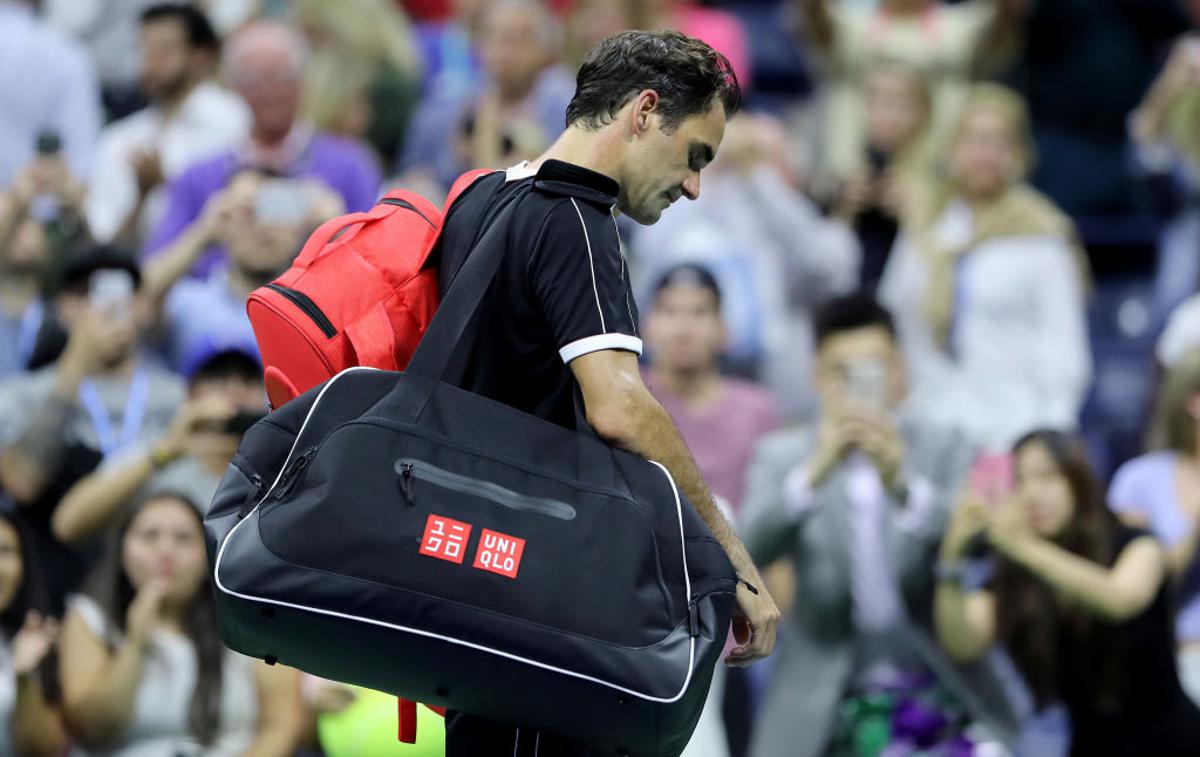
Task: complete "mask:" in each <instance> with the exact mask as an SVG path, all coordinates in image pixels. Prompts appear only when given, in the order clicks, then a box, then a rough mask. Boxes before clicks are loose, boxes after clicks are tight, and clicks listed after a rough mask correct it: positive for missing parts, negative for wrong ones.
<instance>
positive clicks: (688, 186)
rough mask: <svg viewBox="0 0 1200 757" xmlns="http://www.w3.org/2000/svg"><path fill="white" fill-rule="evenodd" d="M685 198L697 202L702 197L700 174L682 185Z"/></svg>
mask: <svg viewBox="0 0 1200 757" xmlns="http://www.w3.org/2000/svg"><path fill="white" fill-rule="evenodd" d="M681 188H682V189H683V196H684V197H686V198H688V199H689V200H695V199H697V198H698V197H700V172H699V171H696V172H695V173H693V174H692V175H691V176H689V177H687V179H686V180H685V181H684V182H683V184H682V185H681Z"/></svg>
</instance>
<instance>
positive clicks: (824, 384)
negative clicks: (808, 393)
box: [814, 326, 907, 409]
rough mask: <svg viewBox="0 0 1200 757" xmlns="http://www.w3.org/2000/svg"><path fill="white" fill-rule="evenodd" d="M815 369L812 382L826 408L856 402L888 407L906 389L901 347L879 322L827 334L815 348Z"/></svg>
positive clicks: (898, 398) (900, 397) (896, 400)
mask: <svg viewBox="0 0 1200 757" xmlns="http://www.w3.org/2000/svg"><path fill="white" fill-rule="evenodd" d="M814 370H815V375H814V384H815V385H816V389H817V394H818V396H820V398H821V404H822V405H823V406H824V407H825V408H837V407H844V406H845V405H846V404H848V403H856V404H860V405H862V404H865V405H874V406H875V407H876V408H878V409H890V408H892V407H895V406H896V405H898V404H899V403H900V402H901V401H902V400H903V399H904V395H905V393H906V392H907V387H906V386H905V371H904V363H903V360H902V359H901V357H900V351H899V350H898V349H897V348H896V342H895V340H894V339H893V338H892V335H891V334H889V333H888V331H887V329H884V328H882V327H880V326H865V327H863V328H858V329H851V330H849V331H843V332H840V333H836V334H833V335H831V336H829V337H827V338H826V339H825V342H824V343H823V344H822V345H821V346H820V348H818V350H817V361H816V365H815V366H814Z"/></svg>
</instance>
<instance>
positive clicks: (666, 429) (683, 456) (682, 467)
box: [613, 397, 756, 579]
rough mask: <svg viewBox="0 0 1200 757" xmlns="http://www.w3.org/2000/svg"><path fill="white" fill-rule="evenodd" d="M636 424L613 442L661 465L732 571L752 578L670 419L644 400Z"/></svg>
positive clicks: (743, 549)
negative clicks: (696, 513) (723, 551)
mask: <svg viewBox="0 0 1200 757" xmlns="http://www.w3.org/2000/svg"><path fill="white" fill-rule="evenodd" d="M636 415H637V417H638V422H637V423H636V424H634V427H633V428H632V429H631V433H629V434H628V435H627V436H626V437H625V438H622V439H615V440H613V441H614V442H615V443H616V444H618V445H619V446H621V447H624V448H626V449H628V450H629V451H631V452H634V453H636V454H638V455H641V456H642V457H644V458H647V459H650V460H654V461H656V462H658V463H661V464H662V465H663V466H664V467H666V469H667V470H668V471H669V472H670V473H671V476H672V477H673V478H674V479H675V484H676V486H678V487H679V490H680V491H681V492H683V494H684V495H685V496H687V498H688V500H689V501H691V503H692V505H693V506H694V507H695V508H696V512H698V513H699V514H700V517H701V519H702V520H703V521H704V523H705V525H707V526H708V528H709V530H710V531H712V533H713V536H715V537H716V539H717V541H718V542H720V544H721V546H722V547H724V548H725V552H726V553H727V554H728V555H729V559H730V560H731V561H732V562H733V566H734V568H735V569H736V570H737V571H738V573H739V575H741V576H742V577H743V578H747V579H751V578H752V576H755V575H756V574H755V573H754V562H753V561H752V560H751V559H750V555H749V553H748V552H747V551H746V547H745V545H743V544H742V540H741V539H740V538H739V537H738V535H737V532H736V531H734V529H733V526H732V525H730V523H729V521H728V520H727V519H726V518H725V516H724V515H723V514H722V513H721V510H720V508H719V507H717V502H716V499H715V498H714V497H713V494H712V491H711V490H710V489H709V488H708V485H707V484H706V483H705V482H704V477H703V475H701V473H700V468H699V467H698V466H697V465H696V461H695V459H694V458H693V457H692V453H691V452H690V451H689V450H688V448H687V445H686V444H685V443H684V441H683V437H681V436H680V435H679V430H678V429H676V428H675V424H674V423H673V422H672V421H671V416H670V415H668V414H667V411H666V410H665V409H663V407H662V405H660V404H658V402H657V401H655V400H653V399H652V398H649V397H647V400H646V401H645V402H644V403H642V407H641V408H639V412H637V413H636Z"/></svg>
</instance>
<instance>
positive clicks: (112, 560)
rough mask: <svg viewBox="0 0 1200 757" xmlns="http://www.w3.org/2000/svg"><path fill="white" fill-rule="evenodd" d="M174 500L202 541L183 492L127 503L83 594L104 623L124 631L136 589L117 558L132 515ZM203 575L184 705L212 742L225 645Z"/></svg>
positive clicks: (192, 619) (192, 611) (188, 627)
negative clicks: (192, 677) (192, 671)
mask: <svg viewBox="0 0 1200 757" xmlns="http://www.w3.org/2000/svg"><path fill="white" fill-rule="evenodd" d="M163 500H172V501H176V502H178V503H179V504H180V505H182V506H184V507H186V508H187V511H188V512H189V513H191V514H192V515H193V516H194V517H195V519H196V528H198V529H200V530H201V534H202V536H201V541H203V528H204V521H203V519H202V518H201V516H200V510H199V509H198V508H197V507H196V505H195V504H194V503H193V502H192V501H191V500H190V499H189V498H188V497H186V496H184V495H182V494H178V493H176V492H164V491H158V492H154V493H152V494H150V495H148V496H145V497H143V498H141V499H139V500H138V501H137V502H136V503H135V504H134V505H133V506H132V507H130V508H129V509H128V510H127V511H126V512H125V513H124V515H123V517H122V518H121V520H120V522H119V523H118V524H117V526H116V528H114V529H113V530H112V531H111V532H110V534H109V539H108V542H107V544H106V545H105V551H104V556H103V557H102V558H101V560H100V563H99V564H98V565H97V566H96V570H95V572H94V573H93V574H92V576H91V578H90V579H89V581H88V584H87V589H86V594H87V595H88V596H89V597H91V599H92V600H93V601H95V602H96V604H98V605H99V606H100V609H101V610H103V612H104V617H105V619H106V620H107V621H108V623H109V624H110V625H111V626H113V627H116V628H119V629H120V630H121V632H122V633H124V632H125V630H126V629H125V618H126V615H127V614H128V612H129V605H130V603H132V602H133V598H134V596H135V595H136V594H137V591H136V590H135V589H134V587H133V584H132V583H131V582H130V580H129V576H128V574H126V572H125V567H124V564H123V563H122V560H121V555H122V551H123V549H122V548H123V546H124V544H125V538H126V536H127V535H128V534H129V529H130V527H131V526H132V525H133V522H134V520H136V519H137V516H138V515H140V514H141V513H142V512H143V511H145V510H146V508H147V507H149V506H150V505H151V504H152V503H154V502H161V501H163ZM204 575H205V578H204V580H203V581H202V582H201V584H200V586H199V587H198V588H197V590H196V594H195V595H194V596H193V597H192V599H191V601H190V602H189V603H188V606H187V610H186V611H185V612H184V617H183V630H184V633H186V634H187V637H188V638H189V639H190V640H191V642H192V644H193V646H194V647H195V649H196V662H197V666H196V667H197V670H196V690H195V692H194V693H193V694H192V702H191V706H190V707H189V708H188V725H189V727H190V728H191V730H192V733H193V734H194V735H195V736H196V738H198V739H199V740H200V742H201V743H202V744H211V743H212V742H213V740H214V739H215V738H216V735H217V730H218V728H219V726H220V705H221V674H222V667H223V663H224V649H225V648H224V646H223V645H222V643H221V637H220V636H219V635H218V632H217V613H216V603H215V601H214V599H213V589H212V579H211V576H210V574H209V573H208V570H207V568H206V569H205V572H204Z"/></svg>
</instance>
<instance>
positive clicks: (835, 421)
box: [808, 410, 852, 486]
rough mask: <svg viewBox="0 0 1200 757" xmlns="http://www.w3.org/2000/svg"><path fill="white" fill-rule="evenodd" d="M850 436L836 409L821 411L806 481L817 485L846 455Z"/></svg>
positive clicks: (811, 484)
mask: <svg viewBox="0 0 1200 757" xmlns="http://www.w3.org/2000/svg"><path fill="white" fill-rule="evenodd" d="M851 441H852V440H851V438H850V437H849V436H848V435H847V434H846V431H845V423H844V421H843V419H842V417H841V416H840V415H839V414H838V413H837V411H836V410H831V411H830V412H827V413H823V414H822V415H821V420H820V422H819V423H818V424H817V448H816V452H814V454H813V457H812V460H810V461H809V463H808V482H809V485H810V486H817V485H818V484H820V483H821V482H822V481H823V480H825V477H826V476H828V475H829V473H830V471H832V470H833V469H834V467H836V466H837V465H838V463H840V462H841V461H842V459H843V458H844V457H845V456H846V451H847V450H848V449H849V448H850V443H851Z"/></svg>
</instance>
